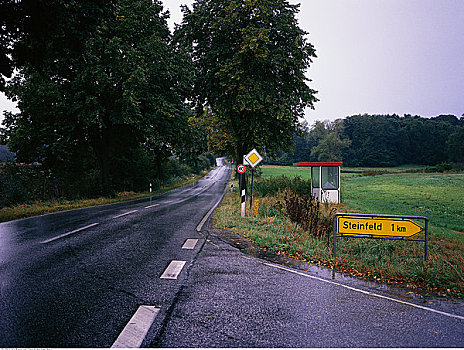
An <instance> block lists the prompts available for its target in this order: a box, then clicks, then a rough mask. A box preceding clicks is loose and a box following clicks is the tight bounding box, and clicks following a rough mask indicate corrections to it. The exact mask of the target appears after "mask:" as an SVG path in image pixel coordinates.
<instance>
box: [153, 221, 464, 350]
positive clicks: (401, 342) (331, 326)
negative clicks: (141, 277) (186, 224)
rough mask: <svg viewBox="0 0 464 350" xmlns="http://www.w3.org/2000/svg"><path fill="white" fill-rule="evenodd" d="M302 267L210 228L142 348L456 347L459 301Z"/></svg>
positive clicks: (461, 337) (463, 307)
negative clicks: (263, 255)
mask: <svg viewBox="0 0 464 350" xmlns="http://www.w3.org/2000/svg"><path fill="white" fill-rule="evenodd" d="M308 269H309V271H302V270H296V269H293V268H288V267H285V266H282V265H279V264H275V263H272V262H268V261H266V260H262V259H259V258H256V257H252V256H249V255H246V254H244V253H242V252H241V251H240V250H238V249H237V248H234V247H232V246H231V245H230V244H228V243H225V242H224V241H223V240H222V239H219V237H218V236H216V235H215V234H214V230H212V232H211V233H210V235H209V237H208V241H207V243H206V244H205V246H204V247H203V249H202V250H201V252H200V253H199V256H198V258H197V261H196V263H195V265H194V266H193V267H192V269H191V271H190V273H189V276H188V281H186V282H185V283H184V286H183V287H182V288H181V289H180V291H179V293H178V294H179V295H178V300H177V303H176V304H175V306H174V307H173V309H172V310H171V312H170V314H169V317H168V321H167V324H166V325H165V327H164V329H163V331H162V332H161V333H160V335H158V337H157V338H156V339H155V340H154V341H153V342H152V343H151V344H150V346H151V347H202V348H214V347H231V348H237V347H245V348H246V347H252V348H262V347H264V348H273V347H279V348H289V347H290V348H298V347H304V348H319V347H322V348H332V347H335V348H344V347H350V348H351V347H355V348H364V347H366V348H378V347H388V348H396V347H407V348H409V347H420V348H427V347H459V348H462V347H464V304H463V303H462V301H460V302H459V301H454V302H453V301H449V300H438V299H436V298H422V297H421V298H418V297H417V296H415V295H414V296H415V297H414V298H413V297H410V295H411V294H409V293H412V292H410V291H409V292H408V291H407V290H403V289H397V288H388V287H385V286H382V285H379V284H376V283H369V282H364V281H359V280H356V279H351V278H345V277H342V276H340V275H339V274H336V276H335V278H334V279H333V277H332V276H329V275H328V274H327V273H326V272H327V271H322V270H320V269H319V268H317V267H315V266H314V265H313V266H308ZM368 293H370V294H368ZM437 311H438V312H444V313H437ZM456 316H457V317H456Z"/></svg>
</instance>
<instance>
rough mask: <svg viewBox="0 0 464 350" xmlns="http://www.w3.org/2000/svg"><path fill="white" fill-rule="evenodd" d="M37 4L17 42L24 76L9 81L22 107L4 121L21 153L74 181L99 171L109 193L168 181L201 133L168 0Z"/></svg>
mask: <svg viewBox="0 0 464 350" xmlns="http://www.w3.org/2000/svg"><path fill="white" fill-rule="evenodd" d="M36 7H37V9H36V10H37V11H36V12H34V13H33V14H31V16H30V18H29V19H28V21H26V22H27V23H28V24H27V25H25V28H23V33H22V34H21V36H20V38H19V40H18V43H17V44H16V45H15V50H14V51H13V58H14V62H15V64H16V68H17V69H18V74H16V76H15V77H14V79H13V80H12V82H11V83H10V84H9V85H8V87H7V94H8V96H9V97H10V98H13V99H16V100H17V101H18V107H19V109H20V110H21V112H20V113H17V114H12V113H9V114H7V115H6V118H5V121H4V124H5V131H4V134H5V135H6V138H7V140H8V143H9V146H10V148H11V149H12V150H13V151H15V152H16V154H17V159H18V160H19V161H21V162H25V163H32V162H38V163H41V164H42V165H43V167H44V169H46V170H47V171H51V173H52V175H53V177H56V178H58V179H60V181H62V182H63V181H64V182H67V183H73V182H75V183H78V182H79V181H80V179H81V178H82V177H83V174H88V173H95V172H97V173H98V174H99V179H98V180H97V182H98V183H99V186H98V192H97V193H103V194H106V195H112V194H114V192H115V190H127V189H130V190H139V189H141V188H146V186H147V185H148V183H149V182H150V181H152V180H153V179H154V178H159V179H162V178H163V177H164V176H165V174H163V168H162V165H163V163H164V162H166V160H167V159H168V157H170V156H171V155H172V154H173V153H180V152H176V151H178V150H185V149H189V147H188V146H189V144H188V143H189V142H190V145H191V143H192V142H194V141H195V142H196V141H197V140H198V137H196V136H195V135H193V134H194V132H192V133H190V129H189V124H188V116H189V114H190V111H189V110H188V109H187V108H186V105H185V103H184V101H185V99H186V98H187V96H188V95H189V92H190V80H189V79H190V59H189V58H188V56H187V54H186V53H185V52H183V51H182V49H181V48H179V47H175V46H174V45H172V43H171V34H170V32H169V29H168V27H167V23H166V18H167V14H166V13H163V12H162V11H163V8H162V5H161V2H160V1H149V0H137V1H129V0H119V1H109V0H100V1H82V2H77V3H72V4H71V3H69V2H67V1H62V0H54V1H53V2H42V1H40V2H38V3H37V4H36ZM48 10H50V11H48ZM37 14H45V16H44V19H47V21H46V22H44V19H43V18H39V17H37V16H38V15H37ZM26 27H27V28H30V30H27V28H26ZM32 29H37V31H33V30H32ZM38 33H39V34H40V35H41V36H40V37H38V36H37V35H38ZM198 142H200V143H201V142H202V141H201V140H200V141H198ZM201 147H202V146H200V148H201ZM193 148H194V147H193V146H192V147H190V149H193ZM195 151H196V150H195ZM202 152H204V150H202V151H201V152H200V153H202ZM185 158H186V159H187V158H189V156H188V155H185ZM190 158H191V157H190Z"/></svg>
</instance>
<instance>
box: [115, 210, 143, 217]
mask: <svg viewBox="0 0 464 350" xmlns="http://www.w3.org/2000/svg"><path fill="white" fill-rule="evenodd" d="M136 211H138V210H132V211H128V212H127V213H123V214H119V215H116V216H113V219H117V218H120V217H121V216H124V215H129V214H132V213H135V212H136Z"/></svg>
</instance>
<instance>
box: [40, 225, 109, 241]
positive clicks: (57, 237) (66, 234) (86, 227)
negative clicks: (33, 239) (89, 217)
mask: <svg viewBox="0 0 464 350" xmlns="http://www.w3.org/2000/svg"><path fill="white" fill-rule="evenodd" d="M97 225H100V224H99V223H98V222H96V223H94V224H90V225H87V226H84V227H81V228H78V229H77V230H74V231H71V232H68V233H63V234H62V235H59V236H56V237H53V238H50V239H47V240H45V241H42V242H40V243H41V244H46V243H50V242H53V241H56V240H57V239H60V238H63V237H66V236H69V235H72V234H73V233H76V232H79V231H83V230H86V229H88V228H91V227H93V226H97Z"/></svg>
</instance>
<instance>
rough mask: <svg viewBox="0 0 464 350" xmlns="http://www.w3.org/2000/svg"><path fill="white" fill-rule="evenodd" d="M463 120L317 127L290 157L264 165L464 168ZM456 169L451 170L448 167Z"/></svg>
mask: <svg viewBox="0 0 464 350" xmlns="http://www.w3.org/2000/svg"><path fill="white" fill-rule="evenodd" d="M463 130H464V117H463V118H461V119H458V118H457V117H455V116H452V115H440V116H437V117H434V118H421V117H419V116H411V115H405V116H404V117H399V116H397V115H368V114H364V115H355V116H351V117H347V118H346V119H343V120H341V119H339V120H336V121H334V122H329V121H325V122H320V121H317V122H315V124H314V125H313V126H312V127H311V128H306V129H302V130H301V132H302V136H295V139H294V144H293V149H292V152H291V153H281V154H279V155H278V157H277V158H276V159H274V160H272V159H271V160H270V159H266V162H267V164H279V165H290V164H292V163H295V162H302V161H340V160H342V161H343V162H344V165H345V166H351V167H352V166H355V167H360V166H363V167H392V166H399V165H404V164H421V165H438V164H440V163H446V162H450V163H464V148H463V145H464V138H463V137H464V131H463ZM453 167H456V165H453Z"/></svg>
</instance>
